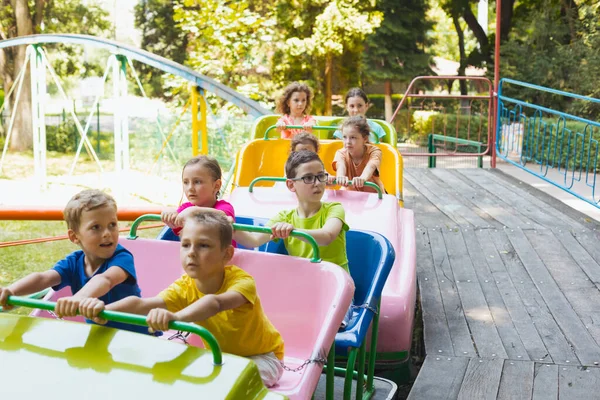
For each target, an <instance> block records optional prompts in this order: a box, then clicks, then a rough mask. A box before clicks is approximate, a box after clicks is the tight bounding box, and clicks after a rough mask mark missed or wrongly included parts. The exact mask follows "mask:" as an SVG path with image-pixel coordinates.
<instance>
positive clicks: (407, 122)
mask: <svg viewBox="0 0 600 400" xmlns="http://www.w3.org/2000/svg"><path fill="white" fill-rule="evenodd" d="M395 128H396V132H398V137H399V138H400V141H402V142H406V141H408V142H410V143H414V144H418V145H421V146H425V145H426V144H427V137H428V135H429V134H432V133H433V134H438V135H445V136H451V137H458V138H460V139H467V140H474V141H480V142H482V143H487V134H488V116H487V115H481V114H472V115H468V114H466V113H464V112H463V113H462V114H459V113H456V112H454V113H452V112H438V111H432V110H415V111H412V112H411V113H410V119H409V113H408V111H406V110H403V111H402V112H400V113H399V115H398V116H397V117H396V120H395Z"/></svg>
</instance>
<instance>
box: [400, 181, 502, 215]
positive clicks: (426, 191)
mask: <svg viewBox="0 0 600 400" xmlns="http://www.w3.org/2000/svg"><path fill="white" fill-rule="evenodd" d="M405 176H406V178H407V179H408V181H409V182H410V183H411V184H412V185H413V186H414V187H415V188H416V189H417V190H418V191H419V192H420V193H421V194H422V195H423V196H425V197H426V198H427V199H429V200H430V201H431V202H432V203H433V204H435V205H436V207H438V208H439V209H440V210H441V211H442V212H443V213H444V214H446V215H447V216H448V217H449V218H450V219H451V220H452V221H454V222H455V224H457V225H461V226H490V222H488V221H485V220H484V219H482V218H480V217H479V216H478V215H477V214H475V213H474V212H473V211H472V210H470V209H469V208H468V207H466V206H465V205H464V204H463V203H462V202H461V201H459V200H457V199H456V198H455V197H454V196H453V195H452V194H450V193H448V192H446V191H444V190H443V189H442V188H441V186H440V185H439V184H438V183H435V182H432V181H431V179H429V178H428V177H427V176H426V175H425V174H423V173H422V171H421V170H411V172H410V174H407V175H405Z"/></svg>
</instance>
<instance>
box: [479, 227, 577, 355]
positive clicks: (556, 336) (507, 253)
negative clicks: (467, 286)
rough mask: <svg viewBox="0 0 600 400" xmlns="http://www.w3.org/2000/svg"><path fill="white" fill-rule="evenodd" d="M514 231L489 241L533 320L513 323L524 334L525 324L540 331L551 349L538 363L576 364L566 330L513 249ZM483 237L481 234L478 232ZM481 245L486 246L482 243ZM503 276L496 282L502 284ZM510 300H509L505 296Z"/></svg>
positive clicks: (540, 335)
mask: <svg viewBox="0 0 600 400" xmlns="http://www.w3.org/2000/svg"><path fill="white" fill-rule="evenodd" d="M510 231H513V230H512V229H511V230H509V229H507V230H506V232H501V231H498V232H497V233H494V234H490V235H489V238H490V239H491V241H492V243H493V244H494V246H495V247H496V250H497V254H498V255H499V257H500V258H501V260H502V262H503V263H504V266H505V267H506V271H507V272H508V275H509V278H508V279H510V280H512V282H513V284H514V287H515V288H516V290H517V292H518V293H519V297H520V298H521V301H522V303H523V305H524V306H525V309H526V310H527V313H528V314H529V318H530V319H531V322H529V319H516V318H515V316H513V323H514V324H515V326H517V330H519V332H520V333H521V329H522V328H523V324H524V323H531V324H532V326H534V327H535V329H536V330H537V332H538V334H539V337H540V338H541V339H542V341H543V343H544V346H545V348H546V349H547V350H548V354H545V355H543V356H539V354H536V357H532V358H533V360H534V361H541V362H551V361H552V360H554V362H556V363H565V362H566V361H567V360H568V361H569V362H571V363H576V362H577V361H578V360H577V357H576V356H575V353H574V351H573V349H572V348H571V346H570V345H569V343H568V342H567V340H566V339H565V337H564V335H563V333H562V331H561V330H560V328H559V327H558V325H557V323H556V321H555V320H554V316H553V315H552V314H551V313H550V310H549V309H548V307H547V305H546V303H545V301H544V299H543V298H542V296H541V295H540V293H539V292H538V289H537V287H536V286H535V285H534V284H533V282H532V281H531V277H530V276H529V274H528V272H527V270H526V269H525V267H524V266H523V264H522V262H521V260H520V259H519V257H518V255H517V253H516V252H515V249H514V248H513V246H512V244H511V241H510V240H509V236H508V235H511V234H513V233H514V232H510ZM477 233H478V234H479V231H478V232H477ZM480 243H483V242H482V241H480ZM501 279H502V278H501V277H498V278H497V279H496V280H497V281H498V282H502V280H501ZM505 299H506V297H505ZM522 338H523V343H525V348H526V349H527V351H528V353H529V354H530V356H531V355H532V352H531V351H530V348H529V347H528V346H527V342H526V339H525V338H524V337H523V335H522Z"/></svg>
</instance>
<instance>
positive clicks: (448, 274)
mask: <svg viewBox="0 0 600 400" xmlns="http://www.w3.org/2000/svg"><path fill="white" fill-rule="evenodd" d="M428 234H429V241H430V243H431V253H432V256H433V265H434V268H435V273H436V275H437V280H438V284H439V287H440V293H441V295H442V301H443V302H444V312H445V314H446V318H447V320H448V328H449V329H450V337H451V338H452V346H453V348H454V354H456V355H458V356H468V357H472V356H476V355H477V353H476V350H475V348H474V347H473V342H472V340H471V332H470V331H469V327H468V325H467V320H466V318H465V314H464V311H463V308H462V303H461V301H460V297H459V295H458V291H457V289H456V284H455V283H454V275H453V274H452V269H451V268H450V263H449V261H448V253H447V251H446V245H445V243H444V238H443V236H442V233H441V232H440V230H439V229H436V228H433V229H430V230H429V231H428ZM439 350H441V349H438V352H439Z"/></svg>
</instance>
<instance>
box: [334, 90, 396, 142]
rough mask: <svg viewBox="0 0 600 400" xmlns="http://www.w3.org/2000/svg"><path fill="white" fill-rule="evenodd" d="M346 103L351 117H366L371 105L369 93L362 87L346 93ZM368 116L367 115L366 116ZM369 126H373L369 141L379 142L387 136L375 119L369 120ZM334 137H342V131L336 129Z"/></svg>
mask: <svg viewBox="0 0 600 400" xmlns="http://www.w3.org/2000/svg"><path fill="white" fill-rule="evenodd" d="M344 103H345V104H346V111H347V112H348V115H349V116H351V117H356V116H362V117H365V114H366V113H367V110H368V109H369V107H370V106H371V103H369V98H368V97H367V94H366V93H365V92H364V91H363V90H362V89H360V88H352V89H350V90H349V91H348V93H346V98H345V99H344ZM365 118H366V117H365ZM367 123H368V124H369V127H370V128H371V134H370V138H369V141H370V142H371V143H377V142H379V141H380V140H381V138H383V137H384V136H385V131H384V130H383V128H382V127H381V125H379V124H378V123H377V122H375V121H370V120H367ZM333 137H335V138H337V139H341V138H342V131H339V130H337V131H335V133H334V134H333Z"/></svg>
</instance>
